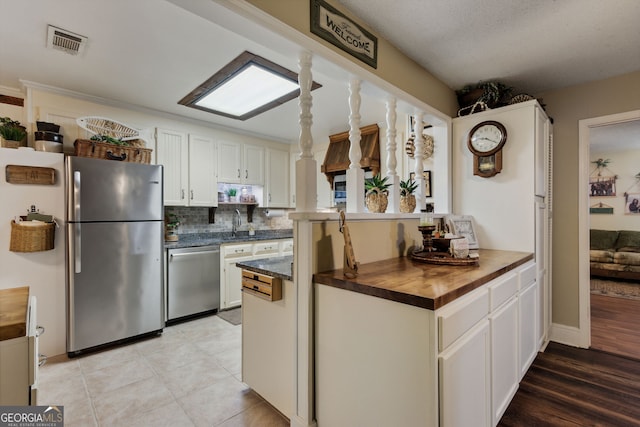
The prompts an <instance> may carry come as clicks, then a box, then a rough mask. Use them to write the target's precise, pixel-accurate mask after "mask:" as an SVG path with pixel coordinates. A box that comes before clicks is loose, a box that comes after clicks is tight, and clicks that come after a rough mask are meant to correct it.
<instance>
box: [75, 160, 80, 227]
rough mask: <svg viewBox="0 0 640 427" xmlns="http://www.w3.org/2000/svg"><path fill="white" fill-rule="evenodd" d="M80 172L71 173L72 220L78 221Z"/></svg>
mask: <svg viewBox="0 0 640 427" xmlns="http://www.w3.org/2000/svg"><path fill="white" fill-rule="evenodd" d="M80 206H81V205H80V171H74V172H73V213H74V220H75V221H80Z"/></svg>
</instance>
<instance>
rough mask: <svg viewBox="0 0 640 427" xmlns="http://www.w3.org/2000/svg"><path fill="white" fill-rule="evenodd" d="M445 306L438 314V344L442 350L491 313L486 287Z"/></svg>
mask: <svg viewBox="0 0 640 427" xmlns="http://www.w3.org/2000/svg"><path fill="white" fill-rule="evenodd" d="M452 304H453V305H451V306H445V308H443V309H442V310H441V311H440V312H439V313H438V314H437V316H438V346H439V350H440V351H442V350H444V349H445V348H447V347H448V346H449V345H451V344H452V343H453V342H454V341H455V340H457V339H458V338H460V337H461V336H462V335H463V334H464V333H465V332H467V331H468V330H469V329H471V328H472V327H473V325H475V324H476V323H478V322H479V321H480V320H482V319H483V318H485V317H486V316H487V315H488V314H489V293H488V292H487V289H486V288H482V289H480V290H479V292H477V293H476V292H474V293H472V294H470V295H468V296H467V297H463V299H462V300H461V301H456V302H453V303H452Z"/></svg>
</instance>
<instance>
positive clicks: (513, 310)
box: [489, 296, 519, 425]
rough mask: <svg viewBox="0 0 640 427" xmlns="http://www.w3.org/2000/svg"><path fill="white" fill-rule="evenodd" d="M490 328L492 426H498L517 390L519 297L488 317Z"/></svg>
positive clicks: (512, 299) (513, 298)
mask: <svg viewBox="0 0 640 427" xmlns="http://www.w3.org/2000/svg"><path fill="white" fill-rule="evenodd" d="M489 325H490V327H491V397H492V399H491V400H492V412H491V416H492V425H497V424H498V421H500V418H502V415H503V414H504V411H506V409H507V407H508V406H509V403H510V402H511V399H512V398H513V396H514V395H515V393H516V391H517V390H518V382H519V381H518V380H519V375H518V374H519V369H518V298H517V297H516V296H514V297H512V298H511V299H510V300H509V301H508V302H506V303H505V304H503V305H502V306H501V307H500V308H498V309H497V310H496V311H495V312H493V313H492V314H491V315H489Z"/></svg>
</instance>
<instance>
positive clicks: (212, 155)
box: [156, 129, 218, 206]
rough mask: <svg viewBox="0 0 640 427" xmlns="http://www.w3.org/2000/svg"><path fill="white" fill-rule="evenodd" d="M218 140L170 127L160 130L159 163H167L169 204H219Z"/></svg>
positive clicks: (167, 204)
mask: <svg viewBox="0 0 640 427" xmlns="http://www.w3.org/2000/svg"><path fill="white" fill-rule="evenodd" d="M216 151H217V147H216V144H215V142H214V141H213V140H212V139H211V138H208V137H203V136H196V135H187V133H185V132H177V131H172V130H166V129H157V131H156V163H157V164H160V165H163V166H164V204H165V206H217V205H218V193H217V186H218V183H217V179H216V166H217V159H216Z"/></svg>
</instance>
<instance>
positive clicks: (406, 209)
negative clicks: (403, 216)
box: [400, 178, 418, 213]
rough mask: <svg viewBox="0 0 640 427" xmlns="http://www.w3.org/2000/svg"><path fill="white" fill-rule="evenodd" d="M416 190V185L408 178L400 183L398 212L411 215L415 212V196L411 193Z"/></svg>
mask: <svg viewBox="0 0 640 427" xmlns="http://www.w3.org/2000/svg"><path fill="white" fill-rule="evenodd" d="M416 188H418V183H417V182H415V181H414V180H413V179H411V178H409V179H407V180H406V181H400V212H402V213H411V212H413V211H414V210H416V196H414V194H413V192H414V191H416Z"/></svg>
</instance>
